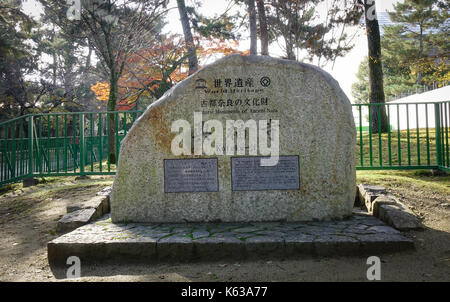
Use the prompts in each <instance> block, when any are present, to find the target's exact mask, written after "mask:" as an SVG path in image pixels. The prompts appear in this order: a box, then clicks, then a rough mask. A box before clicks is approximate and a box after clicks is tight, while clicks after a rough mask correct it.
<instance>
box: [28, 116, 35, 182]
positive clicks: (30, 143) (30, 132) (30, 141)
mask: <svg viewBox="0 0 450 302" xmlns="http://www.w3.org/2000/svg"><path fill="white" fill-rule="evenodd" d="M33 171H34V168H33V116H32V115H30V116H29V117H28V173H27V175H28V176H29V177H33Z"/></svg>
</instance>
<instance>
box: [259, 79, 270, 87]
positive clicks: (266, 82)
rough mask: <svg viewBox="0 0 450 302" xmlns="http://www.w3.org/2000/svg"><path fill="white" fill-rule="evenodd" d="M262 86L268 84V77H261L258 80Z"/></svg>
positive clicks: (267, 85)
mask: <svg viewBox="0 0 450 302" xmlns="http://www.w3.org/2000/svg"><path fill="white" fill-rule="evenodd" d="M259 82H260V83H261V85H262V86H263V87H269V86H270V79H269V78H268V77H262V78H261V81H259Z"/></svg>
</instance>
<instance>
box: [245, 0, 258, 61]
mask: <svg viewBox="0 0 450 302" xmlns="http://www.w3.org/2000/svg"><path fill="white" fill-rule="evenodd" d="M247 11H248V17H249V24H250V54H251V55H256V54H257V53H258V49H257V32H256V10H255V0H247Z"/></svg>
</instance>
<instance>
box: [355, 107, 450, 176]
mask: <svg viewBox="0 0 450 302" xmlns="http://www.w3.org/2000/svg"><path fill="white" fill-rule="evenodd" d="M383 111H384V112H385V116H386V119H387V124H388V127H387V129H385V130H387V131H384V132H383V131H382V130H383V129H382V119H381V118H378V119H376V120H375V119H374V116H377V117H379V116H380V115H381V114H382V113H383ZM353 112H354V117H355V122H356V124H357V125H358V126H357V169H360V170H363V169H366V170H369V169H442V170H448V169H449V168H450V164H449V162H450V161H449V140H448V132H449V123H450V122H449V114H450V102H449V101H446V102H439V103H387V104H356V105H353ZM370 125H371V126H370Z"/></svg>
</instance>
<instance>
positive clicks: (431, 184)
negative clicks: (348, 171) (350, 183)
mask: <svg viewBox="0 0 450 302" xmlns="http://www.w3.org/2000/svg"><path fill="white" fill-rule="evenodd" d="M356 179H357V183H367V184H371V185H381V186H384V187H385V188H386V189H388V191H389V190H390V189H396V188H403V189H407V190H412V191H420V192H422V193H423V194H424V197H427V196H431V195H439V196H441V197H442V199H443V200H445V199H447V198H448V197H449V196H450V174H447V175H445V176H430V175H429V174H428V173H424V171H423V170H408V171H397V170H396V171H392V170H385V171H357V172H356Z"/></svg>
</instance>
